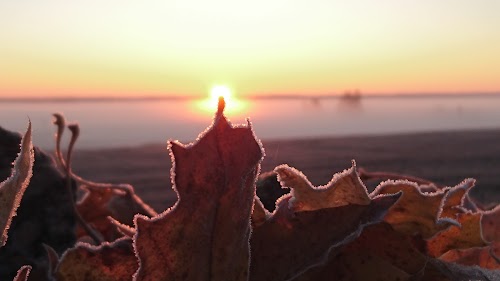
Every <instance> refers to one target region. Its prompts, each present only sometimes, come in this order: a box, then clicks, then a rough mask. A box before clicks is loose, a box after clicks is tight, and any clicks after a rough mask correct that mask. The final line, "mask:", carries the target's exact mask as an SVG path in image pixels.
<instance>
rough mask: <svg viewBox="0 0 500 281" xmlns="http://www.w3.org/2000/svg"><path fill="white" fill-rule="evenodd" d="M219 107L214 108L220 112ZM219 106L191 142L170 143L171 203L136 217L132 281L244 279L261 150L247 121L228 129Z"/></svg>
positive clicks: (246, 277)
mask: <svg viewBox="0 0 500 281" xmlns="http://www.w3.org/2000/svg"><path fill="white" fill-rule="evenodd" d="M221 107H222V108H221ZM222 109H223V104H222V106H221V104H219V112H218V113H217V115H216V117H215V120H214V123H213V125H212V127H210V128H209V129H208V130H207V131H206V132H205V133H203V134H202V135H201V136H200V137H199V138H198V140H197V141H196V142H195V143H194V144H190V145H187V146H184V145H182V144H179V143H177V142H170V151H171V155H172V158H173V162H174V165H173V168H172V180H173V186H174V189H175V190H176V191H177V193H178V196H179V200H178V201H177V203H176V205H174V207H172V208H171V209H169V210H166V211H165V212H163V213H162V214H160V215H158V216H157V217H154V218H148V217H145V216H140V215H138V216H136V221H135V224H136V229H137V233H136V236H135V237H134V247H135V249H136V255H137V257H138V259H139V262H140V268H139V270H138V271H137V273H136V274H135V276H134V280H141V281H143V280H155V281H156V280H196V281H203V280H234V281H237V280H247V279H248V270H249V259H250V251H249V244H248V240H249V236H250V213H251V210H252V206H253V201H254V194H255V181H256V175H257V173H258V171H259V169H260V161H261V158H262V154H263V152H262V148H261V146H260V143H259V142H258V141H257V140H256V139H255V137H254V135H253V132H252V129H251V128H250V124H248V126H245V127H233V126H232V125H231V124H230V123H229V122H228V120H227V119H226V118H225V117H224V116H223V115H222Z"/></svg>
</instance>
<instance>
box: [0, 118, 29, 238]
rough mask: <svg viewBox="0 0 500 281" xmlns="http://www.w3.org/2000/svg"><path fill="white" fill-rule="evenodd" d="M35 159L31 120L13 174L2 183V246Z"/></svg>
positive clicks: (0, 192)
mask: <svg viewBox="0 0 500 281" xmlns="http://www.w3.org/2000/svg"><path fill="white" fill-rule="evenodd" d="M34 161H35V157H34V150H33V144H32V142H31V122H30V123H29V125H28V129H27V130H26V133H25V134H24V136H23V139H22V140H21V151H20V152H19V154H18V156H17V158H16V160H14V167H13V168H12V172H11V175H10V177H9V178H7V179H6V180H5V181H3V182H1V183H0V230H1V231H2V236H1V237H0V247H2V246H4V245H5V243H6V242H7V236H8V235H7V232H8V229H9V227H10V223H11V222H12V218H13V217H14V216H15V215H16V210H17V207H19V204H20V203H21V199H22V198H23V194H24V191H25V190H26V188H27V187H28V184H29V182H30V179H31V175H32V170H33V163H34Z"/></svg>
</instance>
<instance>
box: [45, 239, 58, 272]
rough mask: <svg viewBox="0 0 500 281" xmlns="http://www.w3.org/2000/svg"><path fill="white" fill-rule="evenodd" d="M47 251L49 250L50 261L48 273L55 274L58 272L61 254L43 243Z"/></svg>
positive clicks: (48, 257)
mask: <svg viewBox="0 0 500 281" xmlns="http://www.w3.org/2000/svg"><path fill="white" fill-rule="evenodd" d="M43 247H44V248H45V252H47V259H48V262H49V267H48V275H49V276H53V275H54V273H55V272H56V268H57V265H59V255H58V254H57V252H56V250H54V248H52V247H51V246H49V245H47V244H43Z"/></svg>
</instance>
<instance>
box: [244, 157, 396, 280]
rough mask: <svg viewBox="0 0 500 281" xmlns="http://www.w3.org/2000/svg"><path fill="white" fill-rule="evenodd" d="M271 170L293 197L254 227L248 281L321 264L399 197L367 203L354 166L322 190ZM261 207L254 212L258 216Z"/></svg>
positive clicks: (284, 170)
mask: <svg viewBox="0 0 500 281" xmlns="http://www.w3.org/2000/svg"><path fill="white" fill-rule="evenodd" d="M275 170H276V171H277V172H278V175H279V177H280V179H281V181H282V184H283V185H286V186H287V187H289V188H291V189H292V192H291V193H290V194H287V195H284V196H283V197H281V198H280V199H279V200H278V203H277V208H276V210H275V211H274V213H272V214H271V215H268V216H267V219H266V220H265V221H262V215H260V216H259V217H260V219H259V223H258V224H255V225H254V229H253V233H252V237H251V241H250V242H251V248H252V266H251V268H250V269H251V274H250V277H251V278H250V280H290V278H294V277H297V276H299V275H300V274H301V273H302V272H304V271H306V270H307V269H308V268H310V267H312V266H315V265H317V264H320V263H322V262H324V261H325V257H326V255H327V254H328V252H329V251H331V250H332V249H333V248H335V247H340V246H342V245H343V244H344V243H346V242H347V241H349V240H352V239H355V237H356V236H357V235H359V233H360V232H361V231H362V229H363V228H364V227H365V226H367V225H370V224H373V223H376V222H380V221H381V220H382V218H383V217H384V215H385V213H386V212H387V210H388V209H389V208H390V207H391V206H392V205H393V204H394V203H395V202H396V201H397V200H398V198H399V197H400V195H401V194H395V195H388V196H380V197H378V198H375V199H373V200H371V199H370V198H369V197H368V193H367V192H366V188H365V187H364V185H363V184H362V183H361V181H360V180H359V177H358V175H357V172H356V169H355V166H354V165H353V167H352V168H351V169H348V170H346V171H344V172H342V173H338V174H336V175H334V177H333V180H332V181H331V182H330V184H329V185H327V187H325V188H323V189H319V188H314V187H312V185H311V184H310V183H309V182H308V181H307V180H306V179H305V177H304V176H302V174H301V173H300V172H298V171H296V170H293V169H290V168H289V167H288V166H278V168H276V169H275ZM296 189H297V190H296ZM336 192H337V193H336ZM325 193H326V194H325ZM303 195H305V196H303ZM296 196H298V199H297V197H296ZM294 199H295V200H296V201H295V202H293V203H290V201H292V200H294ZM314 206H316V207H314ZM318 206H319V207H318ZM313 207H314V209H313ZM261 208H262V207H261V206H259V207H256V209H257V210H259V212H260V213H262V211H261ZM311 209H313V210H311Z"/></svg>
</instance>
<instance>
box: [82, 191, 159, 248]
mask: <svg viewBox="0 0 500 281" xmlns="http://www.w3.org/2000/svg"><path fill="white" fill-rule="evenodd" d="M80 188H81V189H83V190H85V191H86V193H85V195H84V196H83V198H82V199H81V200H80V201H79V202H77V204H76V208H77V210H78V212H79V213H80V215H81V216H82V218H83V219H84V220H85V221H86V222H87V223H89V224H91V225H92V226H93V227H94V228H95V229H96V230H97V231H99V233H101V234H102V235H103V237H104V238H105V239H106V241H114V240H115V239H117V238H119V237H121V236H122V233H121V232H119V231H118V230H117V228H116V226H115V225H113V224H112V223H111V222H110V220H109V219H108V217H113V218H114V219H115V220H117V221H119V222H120V223H122V224H126V225H129V226H131V225H133V220H134V216H135V215H136V214H143V215H147V216H150V215H152V214H156V213H155V212H154V211H153V210H152V209H151V208H150V207H149V206H148V205H147V204H145V203H144V202H142V200H141V199H140V198H139V197H138V196H137V195H136V194H135V193H134V190H133V188H132V187H131V186H129V188H128V189H126V188H125V187H123V189H114V188H111V187H103V186H86V185H82V186H80ZM78 233H79V234H78V235H77V236H78V237H81V236H84V235H85V234H86V231H84V230H83V229H81V228H79V229H78Z"/></svg>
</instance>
